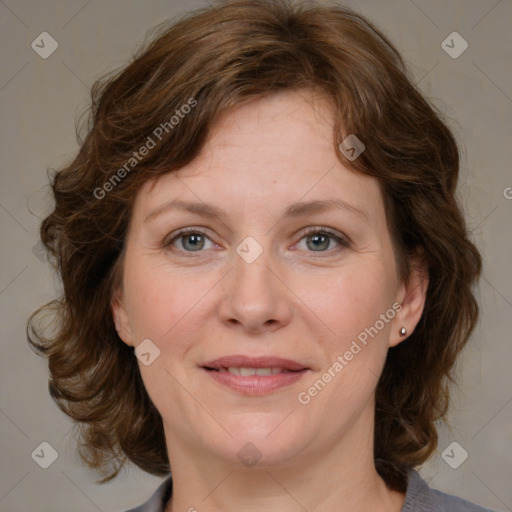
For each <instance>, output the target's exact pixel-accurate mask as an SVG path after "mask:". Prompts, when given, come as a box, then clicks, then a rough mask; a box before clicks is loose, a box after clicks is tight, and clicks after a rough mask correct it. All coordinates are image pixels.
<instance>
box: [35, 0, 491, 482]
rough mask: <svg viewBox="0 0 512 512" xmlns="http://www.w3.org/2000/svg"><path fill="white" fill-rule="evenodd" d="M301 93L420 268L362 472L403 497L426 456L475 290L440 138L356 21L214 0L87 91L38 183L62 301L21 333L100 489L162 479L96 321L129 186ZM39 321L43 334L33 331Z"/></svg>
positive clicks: (403, 272)
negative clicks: (84, 115)
mask: <svg viewBox="0 0 512 512" xmlns="http://www.w3.org/2000/svg"><path fill="white" fill-rule="evenodd" d="M298 88H310V89H311V88H314V89H316V90H320V91H322V92H323V93H324V95H325V96H326V97H328V98H330V99H331V100H332V101H333V105H334V109H335V112H334V114H335V120H336V123H335V129H334V133H333V145H334V147H335V148H336V151H337V154H338V157H339V159H340V161H341V162H342V163H344V164H345V165H346V166H348V167H350V168H352V169H354V170H355V171H358V172H361V173H365V174H367V175H370V176H373V177H375V178H376V179H377V180H378V182H379V183H380V186H381V189H382V192H383V196H384V200H385V205H386V215H387V220H388V224H389V229H390V232H391V234H392V237H393V241H394V246H395V251H396V257H397V265H398V268H399V271H400V277H401V279H402V280H404V281H406V280H407V279H408V276H409V274H410V262H411V261H412V257H413V256H414V255H415V254H418V252H419V251H421V252H422V254H423V257H424V259H425V261H426V263H427V266H428V269H429V287H428V291H427V298H426V305H425V309H424V312H423V315H422V318H421V320H420V322H419V324H418V326H417V327H416V329H415V330H414V332H413V333H412V334H411V336H410V337H409V339H408V340H406V341H404V342H402V343H400V344H399V345H398V346H396V347H394V348H391V349H390V350H389V351H388V357H387V360H386V363H385V367H384V370H383V374H382V376H381V378H380V381H379V383H378V386H377V391H376V412H375V443H374V446H375V448H374V455H375V464H376V468H377V470H378V472H379V473H380V474H381V476H382V477H383V478H384V480H385V481H386V482H387V484H388V485H389V486H390V487H391V488H395V489H401V490H403V489H404V475H405V474H406V471H407V470H408V469H409V468H411V467H414V466H416V465H418V464H421V463H423V462H424V461H425V460H426V459H427V458H428V457H429V456H430V455H431V454H432V452H433V451H434V449H435V448H436V446H437V432H436V426H435V421H436V420H438V419H440V418H444V416H445V414H446V411H447V406H448V401H449V395H448V385H449V383H450V380H451V381H454V378H453V377H452V373H451V372H452V367H453V365H454V362H455V360H456V357H457V355H458V353H459V352H460V351H461V349H462V348H463V347H464V345H465V343H466V342H467V340H468V338H469V336H470V334H471V332H472V330H473V329H474V327H475V324H476V321H477V316H478V306H477V302H476V300H475V297H474V295H473V292H472V285H473V284H474V282H475V281H476V279H477V277H478V275H479V273H480V269H481V258H480V255H479V253H478V251H477V249H476V247H475V246H474V245H473V243H472V242H471V241H470V240H469V238H468V235H467V232H466V227H465V222H464V218H463V216H462V212H461V209H460V207H459V206H458V203H457V200H456V197H455V190H456V184H457V178H458V169H459V153H458V147H457V144H456V142H455V140H454V137H453V135H452V133H451V131H450V130H449V128H448V127H447V126H446V124H445V123H444V122H443V121H442V120H441V119H442V116H441V114H440V113H439V112H437V111H436V109H435V108H434V107H433V106H431V105H430V104H429V103H428V102H427V101H426V100H425V99H424V98H423V96H422V95H421V94H420V92H419V91H418V90H417V88H416V87H415V85H414V84H413V81H412V79H411V77H410V73H409V71H408V69H407V68H406V66H405V65H404V62H403V61H402V59H401V57H400V55H399V54H398V52H397V50H396V49H395V48H394V47H393V45H392V44H391V43H390V42H389V41H388V39H387V38H386V37H385V36H384V35H383V34H382V33H381V32H380V31H379V30H377V29H376V28H375V27H374V26H373V24H372V23H370V22H369V21H368V20H366V19H365V18H363V17H362V16H361V15H359V14H357V13H355V12H354V11H352V10H350V9H348V8H345V7H339V6H319V5H309V6H306V5H298V4H292V3H290V2H288V1H286V0H279V1H270V0H269V1H265V0H257V1H255V0H242V1H233V2H222V3H219V4H217V5H215V6H213V7H208V8H205V9H203V10H200V11H195V12H193V13H191V14H189V15H187V16H185V17H184V18H182V19H181V20H179V21H178V22H176V23H174V24H172V25H171V26H168V25H167V24H166V25H164V26H163V27H160V29H159V31H158V32H157V33H156V35H154V37H153V38H152V40H151V41H150V42H149V43H148V44H147V45H146V46H145V47H144V48H142V49H141V50H140V52H139V53H138V55H136V56H135V57H134V59H133V61H132V62H131V63H130V64H129V65H128V66H127V67H126V68H125V69H123V70H121V72H118V73H116V74H114V75H113V76H109V77H106V78H104V79H103V80H100V81H98V82H97V83H96V84H95V85H94V87H93V90H92V112H91V115H90V123H89V126H88V127H87V134H86V136H85V139H84V140H83V141H82V142H81V147H80V150H79V152H78V155H77V156H76V158H75V159H74V160H73V161H72V162H71V163H70V164H69V165H68V166H67V167H65V168H63V169H62V170H60V171H59V172H56V173H55V175H54V176H53V178H52V186H53V193H54V196H55V208H54V210H53V212H52V213H51V214H50V215H49V216H48V217H47V218H46V219H45V220H44V221H43V223H42V226H41V238H42V240H43V242H44V244H45V246H46V247H47V249H48V250H49V253H50V255H51V256H52V259H53V261H54V263H55V265H56V267H57V270H58V272H59V273H60V277H61V279H62V283H63V293H62V297H61V298H60V299H58V300H55V301H53V302H52V303H50V304H48V305H46V306H45V307H43V308H41V309H40V310H39V311H38V312H36V313H34V315H33V316H32V317H31V320H30V321H29V330H28V336H29V340H30V341H31V343H32V345H33V346H34V347H36V348H37V349H38V350H39V351H40V352H41V353H43V354H45V355H46V356H47V357H48V359H49V371H50V375H51V378H50V383H49V389H50V393H51V395H52V397H53V398H54V399H55V400H56V401H57V403H58V405H59V407H60V408H61V409H62V410H63V411H64V412H65V413H66V414H68V415H69V416H70V417H71V418H73V419H74V420H75V421H76V422H78V424H79V425H80V426H81V454H82V456H83V457H84V459H85V460H86V461H87V462H88V463H89V464H90V465H91V466H92V467H95V468H96V469H98V470H100V471H102V472H103V474H106V475H108V476H107V478H105V480H107V479H108V478H111V477H113V476H115V475H116V474H117V473H118V471H119V469H120V468H121V467H122V465H123V464H124V462H125V461H126V460H127V459H129V460H131V461H133V462H134V463H135V464H137V465H138V466H140V467H141V468H142V469H144V470H146V471H148V472H150V473H153V474H158V475H160V474H165V473H167V472H169V471H170V468H169V461H168V457H167V452H166V445H165V439H164V433H163V426H162V419H161V417H160V415H159V413H158V411H157V410H156V409H155V407H154V405H153V404H152V402H151V400H150V399H149V397H148V395H147V393H146V391H145V388H144V385H143V382H142V380H141V376H140V373H139V369H138V365H137V360H136V358H135V357H134V354H133V349H131V348H129V347H128V346H127V345H125V344H124V343H123V342H122V341H121V340H120V339H119V337H118V335H117V333H116V330H115V328H114V324H113V319H112V314H111V309H110V302H111V299H112V294H113V290H114V288H115V285H116V283H117V282H118V281H117V280H118V279H119V274H120V273H119V272H118V271H117V270H116V269H118V267H120V265H119V261H120V254H121V252H122V249H123V242H124V239H125V235H126V230H127V226H128V222H129V218H130V214H131V208H132V205H133V202H134V198H135V196H136V194H137V191H138V190H139V189H140V187H141V185H142V184H143V183H144V182H145V181H146V180H149V179H151V178H153V177H156V176H159V175H162V174H165V173H169V172H173V171H175V170H177V169H180V168H181V167H183V166H185V165H186V164H188V163H189V162H191V161H192V160H193V159H194V158H195V157H196V156H197V155H198V153H199V151H200V150H201V148H202V147H203V145H204V143H205V141H206V139H207V137H208V135H209V133H210V130H211V128H212V126H213V125H214V124H215V121H216V119H218V116H219V115H220V114H221V113H222V112H224V111H225V110H226V109H228V108H230V107H233V106H235V105H239V104H241V103H242V102H246V101H249V100H251V99H254V98H258V97H263V96H266V95H269V94H272V93H275V92H276V91H279V90H291V89H298ZM184 105H189V106H190V108H189V109H188V111H187V114H186V115H183V112H184V111H186V109H185V108H184ZM173 116H178V117H179V122H177V123H175V122H174V121H173V120H172V119H173ZM157 128H160V131H158V130H157ZM157 134H158V136H157ZM348 134H355V135H356V136H357V137H358V138H359V139H360V140H362V141H363V142H364V144H365V145H366V149H365V151H364V152H363V153H362V154H361V155H360V156H359V157H358V158H357V159H356V160H354V161H349V160H347V158H345V156H344V155H343V153H342V152H340V150H339V149H338V144H339V143H340V142H341V141H342V140H343V139H344V138H345V137H346V136H347V135H348ZM150 139H151V141H152V142H153V143H154V144H155V145H154V147H152V148H151V151H149V152H147V154H146V155H145V156H144V157H142V156H141V154H142V150H141V151H140V154H139V152H138V150H139V148H142V146H146V147H148V146H149V145H150V142H149V140H150ZM134 152H137V156H135V153H134ZM139 157H140V158H139ZM48 310H53V312H54V313H55V314H56V316H55V317H54V318H55V321H56V323H55V325H54V329H53V330H52V332H51V333H48V329H45V328H43V327H41V328H39V327H37V326H36V325H35V319H36V316H37V314H38V313H44V312H47V311H48Z"/></svg>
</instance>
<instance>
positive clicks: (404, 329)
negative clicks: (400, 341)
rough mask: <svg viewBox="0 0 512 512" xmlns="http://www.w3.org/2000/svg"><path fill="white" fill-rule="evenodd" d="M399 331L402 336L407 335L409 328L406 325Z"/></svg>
mask: <svg viewBox="0 0 512 512" xmlns="http://www.w3.org/2000/svg"><path fill="white" fill-rule="evenodd" d="M398 332H399V333H400V336H405V335H406V334H407V329H406V328H405V327H402V328H401V329H400V331H398Z"/></svg>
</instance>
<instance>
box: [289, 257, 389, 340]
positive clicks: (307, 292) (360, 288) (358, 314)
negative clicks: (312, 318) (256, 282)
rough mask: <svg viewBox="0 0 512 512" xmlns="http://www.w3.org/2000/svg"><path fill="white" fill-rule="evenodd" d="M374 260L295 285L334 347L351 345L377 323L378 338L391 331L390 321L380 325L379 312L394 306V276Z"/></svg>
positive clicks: (298, 293) (381, 312)
mask: <svg viewBox="0 0 512 512" xmlns="http://www.w3.org/2000/svg"><path fill="white" fill-rule="evenodd" d="M372 263H373V264H369V265H364V266H363V265H362V266H360V267H359V268H355V267H351V268H350V269H347V270H346V271H345V270H344V271H341V272H338V273H331V274H329V275H326V276H323V277H320V278H316V279H314V280H313V279H307V280H306V279H304V280H302V283H301V282H299V281H298V282H297V284H296V285H297V286H296V288H295V290H297V295H298V296H299V297H301V298H302V300H303V302H304V303H305V304H306V305H307V306H308V307H309V308H311V310H312V311H313V312H314V313H315V314H316V316H317V317H318V319H319V321H320V322H322V323H323V324H325V325H326V326H328V327H329V331H330V333H331V336H330V337H329V340H330V341H328V345H329V346H330V348H331V349H340V350H341V349H343V348H344V347H346V346H347V344H348V345H350V342H351V340H354V339H356V338H357V337H358V335H360V334H361V333H364V332H366V331H365V329H369V328H371V327H372V326H374V325H375V323H376V322H378V325H377V327H378V330H379V337H381V338H385V337H386V333H387V332H389V323H387V322H384V325H381V324H382V321H381V320H380V319H381V316H380V315H382V314H384V315H386V311H388V310H389V309H390V308H391V307H392V304H393V300H394V294H393V289H394V288H393V279H392V277H393V276H390V275H388V273H387V272H386V271H385V268H383V266H382V265H381V264H379V263H378V262H372ZM361 337H364V336H361Z"/></svg>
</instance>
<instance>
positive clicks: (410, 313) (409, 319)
mask: <svg viewBox="0 0 512 512" xmlns="http://www.w3.org/2000/svg"><path fill="white" fill-rule="evenodd" d="M428 283H429V276H428V267H427V264H426V261H425V259H424V258H418V259H416V260H415V261H414V263H413V268H412V271H411V275H410V277H409V280H408V281H407V283H404V284H402V285H401V286H400V290H399V295H398V301H399V302H400V304H401V308H400V311H399V312H398V313H397V315H396V317H395V322H394V324H393V329H392V332H391V334H390V338H389V346H390V347H394V346H396V345H398V344H399V343H401V342H402V341H404V340H406V339H407V338H408V337H409V336H410V335H411V334H412V332H413V331H414V329H415V328H416V326H417V325H418V322H419V321H420V319H421V315H422V314H423V310H424V308H425V301H426V298H427V289H428Z"/></svg>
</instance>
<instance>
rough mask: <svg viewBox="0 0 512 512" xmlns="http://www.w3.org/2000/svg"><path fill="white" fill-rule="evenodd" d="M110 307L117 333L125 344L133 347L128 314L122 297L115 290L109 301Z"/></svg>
mask: <svg viewBox="0 0 512 512" xmlns="http://www.w3.org/2000/svg"><path fill="white" fill-rule="evenodd" d="M110 308H111V311H112V317H113V319H114V325H115V327H116V331H117V334H118V335H119V337H120V338H121V339H122V340H123V341H124V342H125V343H126V344H127V345H130V346H132V347H133V339H132V335H131V329H130V324H129V322H128V315H127V314H126V310H125V307H124V304H123V301H122V297H121V296H120V294H119V292H117V291H116V292H115V293H114V295H113V297H112V300H111V301H110Z"/></svg>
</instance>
